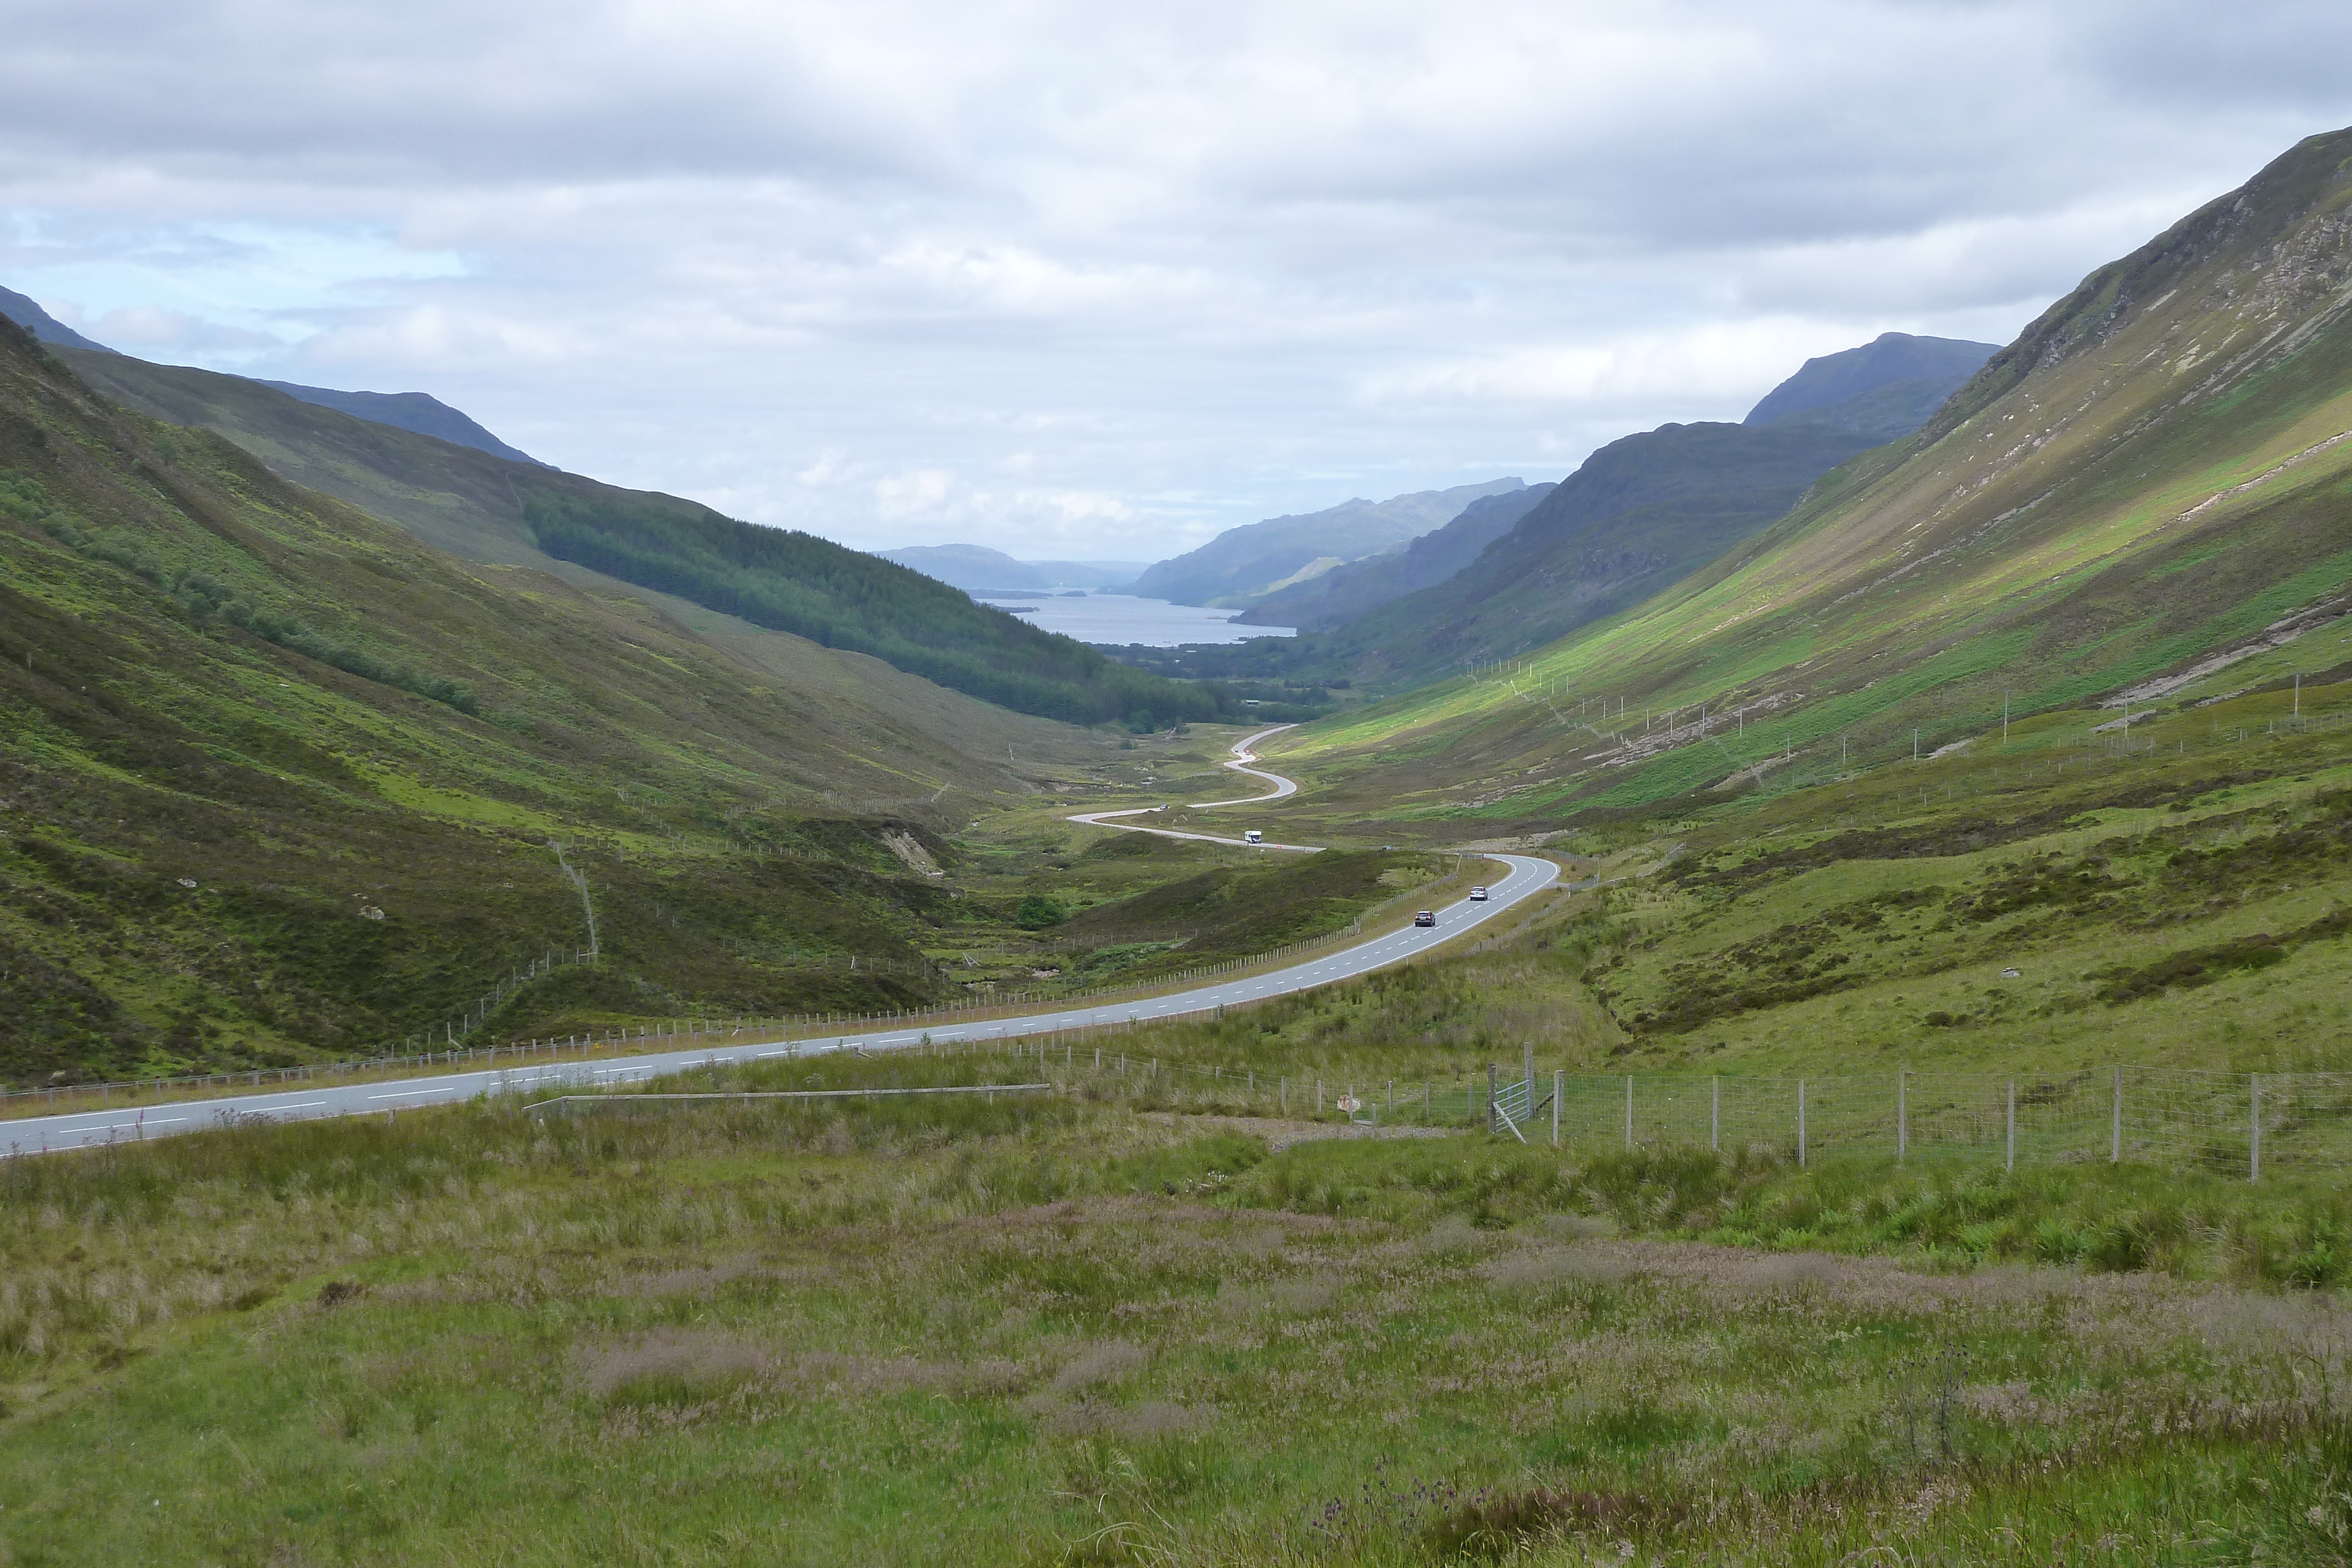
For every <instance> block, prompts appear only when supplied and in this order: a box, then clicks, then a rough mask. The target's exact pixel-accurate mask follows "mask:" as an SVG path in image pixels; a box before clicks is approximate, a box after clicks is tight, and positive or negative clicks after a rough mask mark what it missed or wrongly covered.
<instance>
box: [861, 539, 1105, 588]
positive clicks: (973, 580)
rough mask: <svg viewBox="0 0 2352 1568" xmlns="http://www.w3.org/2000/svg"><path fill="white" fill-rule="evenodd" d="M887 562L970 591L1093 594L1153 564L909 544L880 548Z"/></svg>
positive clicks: (978, 546)
mask: <svg viewBox="0 0 2352 1568" xmlns="http://www.w3.org/2000/svg"><path fill="white" fill-rule="evenodd" d="M874 553H875V554H877V555H878V556H880V557H881V558H882V559H884V560H890V561H896V562H898V564H899V565H900V566H903V567H908V568H910V569H911V570H916V571H919V572H921V573H922V574H923V575H924V576H926V577H933V578H937V579H938V580H940V581H941V582H945V583H950V584H952V585H953V586H955V587H957V588H961V589H962V590H964V591H966V592H986V591H990V590H1001V591H1014V592H1020V593H1064V592H1069V591H1079V592H1092V591H1096V590H1098V589H1118V588H1121V587H1123V586H1124V585H1126V584H1128V583H1131V582H1133V581H1134V580H1135V579H1136V578H1137V577H1138V576H1139V574H1141V572H1142V571H1143V570H1144V568H1145V566H1146V565H1147V564H1148V563H1147V562H1144V561H1139V560H1015V559H1013V557H1011V556H1009V555H1006V554H1005V553H1004V552H1003V550H996V549H989V548H988V547H987V546H986V545H908V546H907V547H906V548H904V549H886V550H877V551H875V552H874Z"/></svg>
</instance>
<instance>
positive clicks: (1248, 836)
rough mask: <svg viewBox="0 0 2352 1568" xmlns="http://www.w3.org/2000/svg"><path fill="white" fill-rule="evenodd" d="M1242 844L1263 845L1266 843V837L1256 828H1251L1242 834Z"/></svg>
mask: <svg viewBox="0 0 2352 1568" xmlns="http://www.w3.org/2000/svg"><path fill="white" fill-rule="evenodd" d="M1242 842H1244V843H1245V844H1262V843H1264V842H1265V834H1264V833H1262V832H1260V831H1258V830H1257V829H1255V828H1250V829H1247V830H1245V831H1244V832H1243V833H1242Z"/></svg>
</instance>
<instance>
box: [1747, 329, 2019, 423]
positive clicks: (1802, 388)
mask: <svg viewBox="0 0 2352 1568" xmlns="http://www.w3.org/2000/svg"><path fill="white" fill-rule="evenodd" d="M1999 352H2000V344H1998V343H1971V342H1969V341H1967V340H1964V339H1959V338H1915V337H1913V336H1911V335H1910V334H1909V333H1907V332H1882V333H1880V334H1879V335H1878V336H1877V337H1876V338H1874V339H1872V340H1870V341H1869V342H1867V343H1864V345H1862V347H1860V348H1858V349H1847V350H1843V352H1840V353H1835V354H1823V355H1822V356H1820V357H1819V358H1817V359H1811V360H1807V361H1805V362H1804V365H1803V366H1802V368H1801V369H1800V370H1799V371H1797V373H1796V374H1795V375H1793V376H1790V378H1789V379H1788V380H1787V381H1785V382H1781V383H1780V385H1779V386H1777V387H1774V388H1773V389H1772V390H1771V391H1770V392H1766V393H1765V394H1764V396H1763V399H1762V400H1761V401H1760V402H1758V403H1757V405H1756V406H1755V407H1754V408H1751V409H1749V410H1748V417H1747V418H1746V419H1743V420H1741V421H1740V422H1739V423H1742V424H1745V425H1749V426H1755V425H1763V424H1780V423H1785V422H1787V421H1789V420H1791V419H1794V418H1797V417H1799V416H1800V415H1805V414H1817V413H1822V412H1825V411H1828V410H1831V409H1833V408H1835V407H1837V406H1838V405H1842V404H1843V405H1852V404H1853V403H1854V402H1855V401H1856V400H1858V399H1861V398H1863V396H1864V393H1874V394H1877V395H1879V396H1884V395H1885V394H1886V393H1888V392H1906V393H1907V395H1908V396H1909V397H1910V398H1912V399H1913V400H1915V401H1916V399H1919V398H1922V397H1932V399H1933V402H1931V403H1930V404H1929V406H1928V407H1927V410H1926V411H1925V412H1923V413H1921V414H1920V415H1919V418H1918V420H1917V422H1916V423H1914V424H1913V425H1912V427H1911V429H1913V430H1916V429H1917V428H1918V427H1919V425H1921V424H1925V423H1927V416H1928V415H1929V414H1932V413H1934V412H1935V404H1939V403H1941V402H1943V401H1944V399H1946V398H1948V397H1949V396H1951V395H1952V393H1953V392H1955V391H1956V390H1958V387H1959V386H1960V384H1961V383H1962V382H1966V381H1967V380H1968V379H1969V377H1970V376H1972V375H1974V374H1976V373H1977V371H1979V370H1981V369H1983V368H1984V362H1985V361H1987V360H1989V359H1990V358H1992V356H1993V355H1995V354H1996V353H1999ZM1923 389H1936V390H1933V391H1928V390H1923ZM1900 434H1906V435H1907V434H1910V432H1909V431H1904V432H1901V433H1900Z"/></svg>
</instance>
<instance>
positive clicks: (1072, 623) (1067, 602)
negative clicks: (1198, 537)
mask: <svg viewBox="0 0 2352 1568" xmlns="http://www.w3.org/2000/svg"><path fill="white" fill-rule="evenodd" d="M972 597H973V598H975V599H977V600H979V601H981V602H982V603H983V604H993V605H995V606H996V607H997V608H998V609H1000V610H1009V611H1011V612H1013V613H1014V614H1015V615H1018V616H1020V617H1021V619H1022V620H1024V621H1026V622H1029V623H1030V624H1031V625H1032V626H1042V627H1044V628H1045V630H1046V631H1048V632H1061V633H1062V634H1063V635H1064V636H1066V637H1076V639H1077V640H1078V641H1079V642H1081V643H1113V644H1116V645H1118V646H1120V647H1125V646H1127V645H1128V644H1129V643H1142V644H1143V645H1144V646H1145V647H1147V648H1173V647H1176V646H1178V645H1180V644H1181V643H1242V642H1246V641H1248V640H1249V639H1250V638H1252V637H1295V636H1297V634H1298V633H1297V632H1296V631H1294V630H1293V629H1292V628H1290V627H1288V626H1236V625H1234V623H1233V621H1232V619H1231V617H1232V616H1233V614H1234V612H1232V611H1230V610H1203V609H1202V608H1201V607H1200V606H1199V605H1197V604H1171V603H1169V602H1168V601H1166V600H1164V599H1138V598H1136V597H1135V596H1134V595H1133V594H1129V593H1089V594H1087V596H1086V597H1085V598H1084V599H1056V598H1054V597H1052V596H1050V595H1046V594H1037V593H975V594H973V595H972Z"/></svg>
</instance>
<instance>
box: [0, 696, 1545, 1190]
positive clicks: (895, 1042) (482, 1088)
mask: <svg viewBox="0 0 2352 1568" xmlns="http://www.w3.org/2000/svg"><path fill="white" fill-rule="evenodd" d="M1288 727H1289V726H1287V725H1277V726H1276V727H1274V728H1272V729H1265V730H1260V731H1259V732H1258V733H1256V734H1255V735H1252V736H1249V737H1245V738H1244V739H1243V740H1241V741H1240V742H1239V743H1237V744H1236V745H1235V746H1234V760H1233V761H1231V762H1228V763H1226V764H1225V766H1226V767H1227V768H1233V769H1234V771H1236V772H1239V773H1245V774H1248V775H1250V776H1251V777H1253V778H1256V779H1265V780H1266V781H1267V782H1268V783H1271V784H1273V785H1274V786H1275V787H1276V788H1275V791H1274V793H1273V794H1271V795H1259V796H1253V797H1250V798H1249V799H1247V800H1224V801H1202V802H1199V804H1202V805H1247V804H1251V803H1253V802H1255V801H1258V800H1282V799H1284V798H1286V797H1287V796H1290V795H1295V794H1297V792H1298V786H1297V784H1296V783H1295V782H1293V781H1292V780H1290V779H1285V778H1283V777H1282V776H1281V775H1280V774H1277V773H1268V772H1264V771H1262V770H1260V769H1258V768H1252V767H1250V766H1249V764H1250V763H1252V762H1255V761H1256V760H1257V757H1256V754H1255V752H1253V751H1252V750H1251V749H1250V747H1252V746H1253V745H1255V743H1256V742H1258V741H1261V740H1264V739H1265V737H1267V736H1269V735H1273V734H1276V733H1277V732H1279V731H1280V730H1283V729H1286V728H1288ZM1159 809H1160V808H1157V807H1148V808H1144V810H1159ZM1136 815H1139V812H1137V811H1097V812H1089V813H1086V814H1083V815H1079V816H1074V817H1072V818H1070V819H1069V820H1070V821H1074V822H1085V823H1087V824H1090V825H1092V826H1096V827H1104V828H1127V829H1128V830H1129V831H1139V832H1154V833H1160V834H1162V835H1163V836H1165V837H1168V838H1175V839H1211V841H1213V842H1216V843H1229V844H1238V843H1241V842H1242V841H1241V840H1239V839H1212V838H1211V835H1209V834H1205V833H1183V832H1176V831H1172V830H1169V829H1163V828H1144V827H1139V826H1135V825H1131V824H1129V823H1124V822H1117V821H1103V820H1102V819H1104V818H1114V817H1131V816H1136ZM1247 847H1249V848H1254V849H1260V848H1262V849H1268V850H1283V849H1288V850H1306V851H1312V850H1315V849H1318V848H1320V847H1321V846H1319V845H1313V844H1263V845H1249V846H1247ZM1487 858H1488V859H1490V860H1493V861H1496V862H1500V863H1501V865H1502V866H1503V868H1504V871H1503V874H1502V875H1501V876H1500V877H1499V878H1497V879H1496V881H1495V882H1494V883H1492V884H1490V886H1489V889H1488V892H1489V897H1488V898H1487V899H1486V901H1485V902H1483V903H1476V904H1474V903H1472V902H1471V901H1470V900H1468V899H1466V898H1465V899H1460V900H1457V901H1456V902H1454V903H1453V904H1447V905H1446V906H1445V907H1444V908H1443V909H1440V910H1438V911H1437V924H1436V925H1435V926H1433V927H1432V926H1412V925H1408V926H1406V927H1404V928H1403V929H1402V930H1400V931H1391V932H1389V933H1388V934H1386V935H1385V936H1373V937H1370V938H1367V939H1366V940H1364V941H1362V942H1359V943H1357V944H1356V945H1355V946H1352V947H1339V948H1334V949H1332V950H1331V951H1329V952H1328V953H1323V954H1320V955H1318V956H1314V957H1311V958H1307V959H1302V960H1301V961H1300V962H1298V963H1297V964H1293V965H1291V966H1290V967H1286V968H1281V969H1271V970H1267V971H1265V973H1263V974H1257V975H1246V976H1243V977H1238V978H1235V979H1231V980H1223V981H1219V982H1216V983H1214V984H1212V985H1205V986H1197V987H1194V988H1192V989H1190V990H1183V991H1176V992H1171V994H1169V995H1167V996H1160V997H1147V998H1139V999H1137V1000H1134V1001H1113V1002H1105V1003H1098V1004H1096V1005H1093V1006H1088V1007H1077V1008H1069V1009H1063V1010H1061V1011H1057V1012H1039V1013H1033V1014H1029V1015H1027V1016H1025V1017H1022V1018H1013V1019H986V1020H982V1021H976V1022H971V1023H961V1024H958V1023H948V1024H928V1025H921V1024H919V1025H915V1026H912V1027H908V1028H898V1029H889V1030H868V1031H867V1032H866V1033H863V1034H842V1035H836V1036H828V1037H826V1038H825V1039H824V1040H798V1041H786V1040H781V1039H775V1038H770V1039H764V1040H761V1039H746V1040H740V1041H738V1042H734V1043H730V1044H728V1045H724V1046H717V1047H712V1046H702V1047H698V1048H697V1049H695V1050H691V1051H662V1052H656V1053H653V1054H649V1055H646V1056H636V1057H627V1058H624V1059H621V1060H618V1061H604V1062H551V1063H549V1064H547V1065H545V1066H520V1067H504V1068H492V1069H486V1070H483V1071H474V1072H452V1073H446V1074H443V1075H441V1076H437V1077H431V1078H410V1079H403V1080H398V1081H394V1082H382V1083H353V1084H349V1085H345V1086H342V1087H339V1088H326V1087H322V1086H320V1085H315V1084H313V1085H306V1086H305V1087H303V1088H301V1089H298V1090H287V1091H281V1092H273V1093H266V1094H261V1093H257V1094H240V1095H236V1096H233V1097H229V1098H224V1099H218V1100H202V1101H194V1102H187V1101H182V1102H178V1103H173V1102H170V1101H166V1102H163V1103H160V1104H152V1105H148V1106H145V1107H143V1108H133V1107H130V1106H118V1107H116V1108H114V1109H112V1110H100V1111H87V1112H79V1113H73V1114H69V1115H59V1116H28V1117H25V1118H23V1119H21V1120H16V1121H6V1122H0V1158H5V1157H8V1156H11V1155H33V1154H42V1153H47V1152H51V1151H55V1150H60V1149H74V1148H88V1147H90V1146H92V1145H106V1144H116V1143H123V1142H127V1141H131V1140H133V1139H140V1138H150V1137H163V1136H168V1135H169V1134H174V1133H190V1132H196V1131H199V1130H201V1129H204V1128H207V1127H215V1126H222V1125H228V1124H236V1123H238V1122H244V1121H248V1120H251V1119H253V1118H255V1117H267V1118H268V1119H270V1120H272V1121H304V1120H310V1119H312V1118H316V1117H322V1116H355V1115H367V1114H378V1113H389V1112H393V1111H402V1110H409V1109H413V1108H415V1107H417V1106H422V1105H436V1104H446V1103H450V1102H452V1101H459V1100H471V1099H473V1098H475V1097H476V1096H478V1095H483V1094H495V1093H504V1092H525V1093H541V1092H560V1091H562V1090H567V1089H579V1088H603V1087H609V1086H613V1085H617V1084H623V1083H633V1082H638V1081H640V1080H643V1079H647V1078H656V1077H660V1076H662V1075H663V1074H665V1073H670V1072H677V1071H682V1070H684V1069H687V1068H690V1067H700V1066H704V1065H706V1064H709V1063H713V1062H738V1061H769V1060H772V1059H773V1058H777V1057H785V1056H814V1055H820V1054H824V1053H828V1052H832V1051H849V1050H856V1049H859V1048H863V1049H865V1050H868V1051H887V1050H890V1049H892V1048H894V1047H906V1046H911V1045H915V1044H918V1043H919V1042H920V1041H922V1040H926V1039H929V1040H938V1041H943V1042H944V1041H950V1040H1018V1039H1029V1038H1034V1037H1035V1036H1038V1035H1050V1034H1054V1033H1056V1032H1058V1031H1060V1030H1080V1029H1101V1028H1105V1027H1111V1026H1116V1025H1119V1024H1126V1023H1150V1022H1153V1021H1155V1020H1158V1019H1169V1018H1174V1017H1177V1016H1179V1015H1181V1014H1184V1013H1197V1012H1202V1011H1205V1010H1207V1009H1213V1008H1219V1007H1228V1006H1232V1005H1234V1004H1236V1003H1241V1002H1255V1001H1263V1000H1265V998H1268V997H1278V996H1283V995H1286V994H1287V993H1290V992H1293V991H1304V990H1311V989H1312V988H1315V987H1317V986H1328V985H1333V984H1336V983H1337V982H1339V981H1341V980H1349V979H1353V978H1355V977H1357V976H1359V975H1365V974H1370V972H1371V971H1372V970H1374V969H1381V968H1386V967H1388V966H1390V965H1391V964H1397V963H1402V962H1403V961H1404V960H1405V959H1407V958H1410V957H1412V956H1414V955H1415V954H1418V953H1423V952H1426V951H1428V950H1429V949H1430V948H1432V947H1435V946H1438V945H1440V944H1441V943H1445V942H1451V941H1453V940H1454V938H1455V937H1457V936H1461V935H1462V934H1463V933H1464V932H1465V931H1467V930H1469V929H1470V928H1471V927H1473V926H1475V925H1484V924H1486V922H1488V921H1490V920H1493V919H1495V918H1496V916H1497V915H1501V914H1503V912H1504V911H1506V910H1507V909H1510V908H1512V907H1513V906H1515V905H1517V904H1520V903H1522V902H1524V901H1525V900H1527V899H1528V898H1530V897H1533V896H1534V895H1535V894H1538V893H1541V892H1542V891H1543V890H1544V889H1546V888H1548V887H1550V886H1551V885H1552V884H1553V883H1557V882H1558V881H1559V866H1558V865H1557V864H1555V863H1554V862H1550V861H1548V860H1540V859H1538V858H1536V857H1535V856H1532V855H1510V854H1490V855H1488V857H1487ZM1579 885H1582V884H1579Z"/></svg>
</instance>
